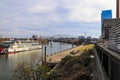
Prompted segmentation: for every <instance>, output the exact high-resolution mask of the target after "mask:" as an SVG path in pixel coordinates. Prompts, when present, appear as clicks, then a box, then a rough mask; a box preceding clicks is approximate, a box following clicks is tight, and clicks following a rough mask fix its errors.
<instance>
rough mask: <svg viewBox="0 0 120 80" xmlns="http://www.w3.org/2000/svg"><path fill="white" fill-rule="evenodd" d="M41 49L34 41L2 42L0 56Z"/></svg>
mask: <svg viewBox="0 0 120 80" xmlns="http://www.w3.org/2000/svg"><path fill="white" fill-rule="evenodd" d="M36 49H41V44H40V43H39V42H38V41H35V40H13V41H4V42H3V43H2V44H0V54H9V53H17V52H24V51H30V50H36Z"/></svg>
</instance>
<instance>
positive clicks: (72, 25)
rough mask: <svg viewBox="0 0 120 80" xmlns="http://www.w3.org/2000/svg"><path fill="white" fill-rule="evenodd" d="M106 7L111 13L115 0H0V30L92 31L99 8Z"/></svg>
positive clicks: (19, 32) (97, 26)
mask: <svg viewBox="0 0 120 80" xmlns="http://www.w3.org/2000/svg"><path fill="white" fill-rule="evenodd" d="M107 9H112V10H113V16H114V17H115V0H23V1H20V0H11V1H9V0H4V1H0V32H1V33H0V34H2V35H4V36H5V37H10V36H12V35H14V36H15V37H17V36H21V37H22V36H23V35H24V33H26V36H28V34H29V36H30V35H32V34H40V35H42V34H44V35H48V34H51V35H54V34H62V33H65V34H70V35H72V33H73V34H76V35H77V34H78V35H82V34H83V33H84V32H87V31H88V30H87V29H89V28H90V31H88V33H89V34H91V33H92V34H91V35H93V34H94V32H95V31H97V32H98V31H100V27H101V26H100V23H101V22H100V21H101V20H100V19H101V11H102V10H107ZM92 31H93V32H92ZM23 32H24V33H23ZM97 32H96V33H97ZM3 33H4V34H3ZM9 33H10V35H7V34H9ZM98 35H100V32H99V34H98ZM24 36H25V35H24Z"/></svg>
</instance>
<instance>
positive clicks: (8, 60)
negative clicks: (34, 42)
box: [0, 42, 72, 80]
mask: <svg viewBox="0 0 120 80" xmlns="http://www.w3.org/2000/svg"><path fill="white" fill-rule="evenodd" d="M44 46H45V45H44ZM44 46H43V47H44ZM46 47H47V54H51V53H54V52H58V51H61V50H65V49H68V48H71V47H72V45H71V44H66V43H59V42H53V43H49V44H48V45H46ZM43 49H44V48H43ZM41 53H42V50H33V51H27V52H20V53H16V54H9V55H1V56H0V80H11V77H12V75H13V72H14V70H15V68H16V66H17V65H18V64H19V63H22V62H27V63H29V62H31V58H32V56H33V55H35V58H36V60H37V62H38V61H40V60H41V55H42V54H41ZM43 53H44V50H43Z"/></svg>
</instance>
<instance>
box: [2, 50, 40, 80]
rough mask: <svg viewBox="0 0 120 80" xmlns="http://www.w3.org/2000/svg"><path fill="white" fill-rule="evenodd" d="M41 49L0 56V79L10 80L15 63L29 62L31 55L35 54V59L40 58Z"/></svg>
mask: <svg viewBox="0 0 120 80" xmlns="http://www.w3.org/2000/svg"><path fill="white" fill-rule="evenodd" d="M40 53H41V50H34V51H27V52H20V53H16V54H9V55H1V56H0V80H10V78H11V77H12V75H13V72H14V70H15V68H16V66H17V64H19V63H22V62H27V63H29V62H30V61H31V57H32V56H33V55H36V59H37V60H40V58H41V57H40V56H41V54H40Z"/></svg>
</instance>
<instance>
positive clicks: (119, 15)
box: [116, 0, 120, 18]
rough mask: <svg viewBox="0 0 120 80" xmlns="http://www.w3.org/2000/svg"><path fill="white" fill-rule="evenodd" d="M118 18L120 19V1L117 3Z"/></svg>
mask: <svg viewBox="0 0 120 80" xmlns="http://www.w3.org/2000/svg"><path fill="white" fill-rule="evenodd" d="M116 18H120V0H117V1H116Z"/></svg>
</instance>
